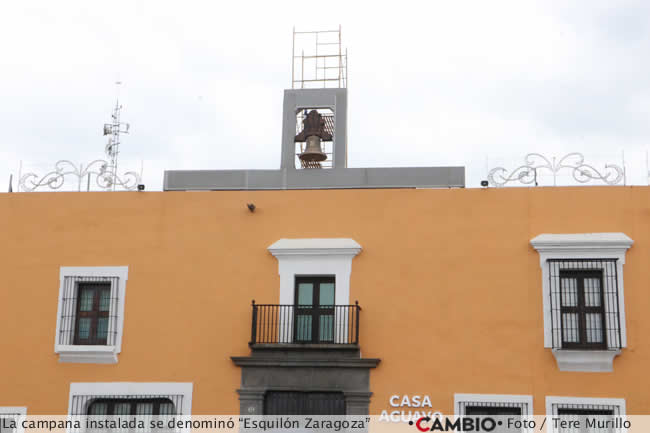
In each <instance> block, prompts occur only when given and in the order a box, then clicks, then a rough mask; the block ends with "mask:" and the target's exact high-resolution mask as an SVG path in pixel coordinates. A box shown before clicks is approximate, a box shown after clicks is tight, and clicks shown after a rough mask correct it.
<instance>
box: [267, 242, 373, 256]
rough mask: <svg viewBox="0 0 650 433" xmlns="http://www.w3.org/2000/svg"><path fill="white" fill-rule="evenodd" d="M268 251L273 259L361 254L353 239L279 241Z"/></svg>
mask: <svg viewBox="0 0 650 433" xmlns="http://www.w3.org/2000/svg"><path fill="white" fill-rule="evenodd" d="M268 250H269V251H270V252H271V254H273V255H274V256H275V257H282V256H291V255H298V256H318V255H327V256H334V255H344V256H346V255H352V257H354V256H356V255H357V254H359V253H360V252H361V245H359V244H358V243H357V242H356V241H355V240H353V239H345V238H330V239H280V240H279V241H277V242H275V243H274V244H273V245H271V246H269V248H268Z"/></svg>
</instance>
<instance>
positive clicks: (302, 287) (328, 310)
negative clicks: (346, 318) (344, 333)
mask: <svg viewBox="0 0 650 433" xmlns="http://www.w3.org/2000/svg"><path fill="white" fill-rule="evenodd" d="M295 296H296V298H295V303H294V305H295V307H296V310H295V315H294V319H295V325H294V333H295V335H294V341H296V342H300V343H334V277H296V291H295Z"/></svg>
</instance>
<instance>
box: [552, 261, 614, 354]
mask: <svg viewBox="0 0 650 433" xmlns="http://www.w3.org/2000/svg"><path fill="white" fill-rule="evenodd" d="M548 266H549V278H550V287H551V291H550V296H551V299H550V301H551V330H552V332H551V334H552V343H553V346H552V347H553V349H601V350H618V349H620V348H621V323H620V314H619V291H618V275H617V259H549V260H548Z"/></svg>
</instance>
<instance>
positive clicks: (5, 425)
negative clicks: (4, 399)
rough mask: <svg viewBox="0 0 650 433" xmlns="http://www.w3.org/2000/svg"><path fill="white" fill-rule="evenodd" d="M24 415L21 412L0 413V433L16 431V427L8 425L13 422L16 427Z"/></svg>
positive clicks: (14, 432)
mask: <svg viewBox="0 0 650 433" xmlns="http://www.w3.org/2000/svg"><path fill="white" fill-rule="evenodd" d="M24 417H25V414H23V413H0V433H16V432H17V431H18V428H10V425H12V422H13V423H15V425H16V427H18V426H19V425H20V421H21V419H24ZM21 430H22V429H21Z"/></svg>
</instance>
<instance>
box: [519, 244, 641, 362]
mask: <svg viewBox="0 0 650 433" xmlns="http://www.w3.org/2000/svg"><path fill="white" fill-rule="evenodd" d="M633 243H634V241H633V240H632V239H630V238H629V237H628V236H627V235H625V234H624V233H577V234H550V233H545V234H540V235H539V236H536V237H535V238H533V239H531V241H530V244H531V245H532V246H533V248H534V249H535V250H537V252H538V253H539V265H540V267H541V269H542V302H543V314H544V347H545V348H551V349H552V347H553V336H552V329H551V326H552V318H551V301H550V297H551V283H550V276H549V266H548V260H550V259H560V260H561V259H617V261H616V273H617V280H618V281H617V282H618V300H619V305H618V314H619V319H620V327H621V328H620V332H621V348H625V347H627V326H626V320H625V288H624V284H623V265H624V264H625V253H626V252H627V250H628V249H629V248H630V247H631V246H632V244H633ZM552 352H553V356H554V357H555V359H556V361H557V364H558V368H559V369H560V371H580V372H610V371H613V362H614V357H616V356H617V355H619V354H620V353H621V351H620V350H568V349H552Z"/></svg>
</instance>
